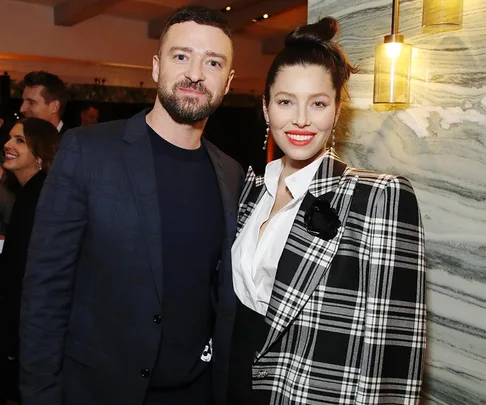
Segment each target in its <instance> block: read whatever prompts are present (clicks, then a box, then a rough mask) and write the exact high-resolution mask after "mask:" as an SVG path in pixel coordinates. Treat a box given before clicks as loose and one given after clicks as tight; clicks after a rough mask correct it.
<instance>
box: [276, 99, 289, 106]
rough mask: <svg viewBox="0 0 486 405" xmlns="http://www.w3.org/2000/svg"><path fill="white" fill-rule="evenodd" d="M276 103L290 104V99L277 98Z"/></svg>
mask: <svg viewBox="0 0 486 405" xmlns="http://www.w3.org/2000/svg"><path fill="white" fill-rule="evenodd" d="M278 104H279V105H289V104H290V100H279V101H278Z"/></svg>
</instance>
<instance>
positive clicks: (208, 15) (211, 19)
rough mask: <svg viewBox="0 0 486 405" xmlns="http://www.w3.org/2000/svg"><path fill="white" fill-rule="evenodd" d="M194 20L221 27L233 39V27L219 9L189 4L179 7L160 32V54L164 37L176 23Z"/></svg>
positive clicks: (200, 23)
mask: <svg viewBox="0 0 486 405" xmlns="http://www.w3.org/2000/svg"><path fill="white" fill-rule="evenodd" d="M189 21H193V22H195V23H196V24H199V25H209V26H211V27H216V28H219V29H220V30H221V31H223V32H224V33H225V34H226V35H227V36H228V37H229V38H230V39H231V29H230V26H229V23H228V20H227V19H226V17H225V16H224V15H223V13H221V12H220V11H218V10H213V9H210V8H208V7H205V6H187V7H182V8H179V9H177V10H176V11H175V13H174V14H172V16H171V17H170V18H169V20H168V21H167V23H166V24H165V26H164V28H163V30H162V33H161V34H160V44H159V54H160V49H161V48H162V44H163V43H164V37H165V35H166V34H167V31H168V30H169V28H170V27H172V26H173V25H174V24H179V23H184V22H189Z"/></svg>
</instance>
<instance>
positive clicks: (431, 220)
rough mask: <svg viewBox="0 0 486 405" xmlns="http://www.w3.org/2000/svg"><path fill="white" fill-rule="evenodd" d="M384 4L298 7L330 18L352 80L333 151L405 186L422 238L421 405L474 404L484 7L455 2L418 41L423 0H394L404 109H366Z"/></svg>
mask: <svg viewBox="0 0 486 405" xmlns="http://www.w3.org/2000/svg"><path fill="white" fill-rule="evenodd" d="M391 4H392V0H309V21H310V22H314V21H316V20H317V19H318V18H319V17H324V16H326V15H332V16H334V17H336V18H338V19H339V20H340V22H341V30H342V31H341V43H342V44H343V46H344V47H345V49H346V51H347V52H348V54H349V56H350V59H351V60H352V62H353V63H355V64H358V65H359V67H360V73H359V74H357V75H355V76H354V77H353V79H352V80H351V83H350V96H351V98H352V101H351V102H350V106H349V108H348V110H347V112H346V114H344V116H343V120H342V122H341V124H342V130H341V134H340V142H339V148H338V152H339V153H340V155H341V156H342V157H343V158H344V160H345V161H347V162H348V163H349V164H351V165H353V166H356V167H362V168H367V169H371V170H376V171H383V172H388V173H393V174H400V175H404V176H406V177H408V178H409V179H410V180H411V182H412V184H413V186H414V188H415V190H416V193H417V196H418V199H419V202H420V206H421V211H422V216H423V220H424V226H425V231H426V238H427V264H428V309H429V324H428V335H429V337H428V355H427V361H426V377H425V384H424V393H423V401H422V402H423V404H427V405H429V404H441V405H442V404H447V405H479V404H486V23H485V21H486V1H485V0H464V21H463V28H462V30H460V31H453V32H443V33H433V34H431V33H423V32H422V28H421V19H422V17H421V14H422V4H423V0H402V1H401V7H400V32H401V33H402V34H404V35H405V39H406V40H405V42H408V43H410V44H412V45H413V47H414V51H413V61H412V77H413V78H412V103H411V105H410V106H409V108H406V109H402V110H392V111H378V110H377V109H376V108H374V107H373V104H372V97H373V68H374V47H375V46H376V45H377V44H379V43H382V42H383V36H384V35H386V34H389V33H390V26H391Z"/></svg>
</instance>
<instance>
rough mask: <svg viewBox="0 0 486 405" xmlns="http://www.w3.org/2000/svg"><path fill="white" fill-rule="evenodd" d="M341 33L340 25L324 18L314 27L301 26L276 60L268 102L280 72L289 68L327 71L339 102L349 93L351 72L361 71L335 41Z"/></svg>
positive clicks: (267, 86) (267, 91)
mask: <svg viewBox="0 0 486 405" xmlns="http://www.w3.org/2000/svg"><path fill="white" fill-rule="evenodd" d="M338 33H339V22H338V21H337V20H336V19H335V18H333V17H325V18H323V19H321V20H319V21H317V22H316V23H314V24H308V25H304V26H302V27H298V28H296V29H295V30H293V31H292V32H290V33H289V34H288V35H287V37H286V38H285V46H284V49H282V50H281V51H280V52H279V53H278V54H277V56H276V57H275V59H274V60H273V63H272V65H271V66H270V70H269V71H268V74H267V81H266V83H265V103H266V104H267V105H268V103H269V102H270V88H271V87H272V86H273V84H274V83H275V79H276V77H277V75H278V73H279V72H280V70H281V69H282V68H284V67H286V66H296V65H301V66H309V65H316V66H321V67H322V68H324V69H326V70H327V71H328V72H329V73H330V75H331V79H332V84H333V86H334V89H335V90H336V102H337V103H339V102H340V101H341V99H342V95H343V93H344V94H347V87H346V84H347V82H348V80H349V77H350V76H351V73H356V72H357V71H358V69H357V68H356V67H354V66H352V65H351V63H350V62H349V59H348V57H347V56H346V54H345V53H344V51H343V49H342V48H341V46H340V45H339V44H338V43H337V42H335V41H334V38H335V37H336V35H337V34H338Z"/></svg>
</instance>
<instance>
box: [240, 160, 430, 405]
mask: <svg viewBox="0 0 486 405" xmlns="http://www.w3.org/2000/svg"><path fill="white" fill-rule="evenodd" d="M264 192H265V186H264V184H263V178H261V177H256V176H255V174H254V173H253V171H252V170H251V169H250V170H249V172H248V174H247V177H246V180H245V186H244V189H243V193H242V196H241V198H240V205H239V219H238V232H239V231H241V229H242V227H243V226H244V225H245V223H246V221H247V219H248V218H249V217H250V215H251V213H252V212H253V209H254V208H255V205H256V204H257V203H258V201H259V199H260V198H261V196H262V195H263V193H264ZM318 196H325V197H328V199H329V201H330V203H331V206H332V207H334V208H335V209H336V211H337V212H338V214H339V218H340V220H341V222H342V226H341V227H340V229H339V232H338V234H337V236H336V237H334V238H333V239H331V240H329V241H325V240H323V239H321V238H319V237H315V236H312V235H311V234H310V233H308V232H307V231H306V227H305V224H304V214H305V211H306V209H307V208H308V207H309V206H310V204H311V203H312V200H313V198H314V197H318ZM266 322H267V323H268V324H269V325H270V326H271V328H270V332H269V335H268V337H267V340H266V342H265V344H264V346H263V348H262V349H261V350H260V351H259V352H258V353H256V356H255V360H254V363H253V370H252V375H253V389H254V390H255V391H256V394H257V395H258V392H261V390H264V391H266V392H267V393H268V392H270V398H271V401H270V404H275V405H277V404H278V405H287V404H289V405H290V404H356V405H365V404H366V405H371V404H407V405H412V404H416V403H418V400H419V396H420V388H421V383H422V381H421V380H422V365H423V356H424V350H425V329H426V308H425V263H424V234H423V229H422V223H421V219H420V213H419V209H418V206H417V201H416V198H415V195H414V192H413V189H412V186H411V185H410V183H409V182H408V181H407V180H406V179H404V178H400V177H396V176H390V175H385V174H377V173H373V172H366V171H362V170H357V169H352V168H348V167H347V166H346V165H345V164H344V163H343V162H341V161H340V160H339V158H338V157H337V156H336V155H334V154H331V153H329V154H328V156H327V157H326V158H325V159H324V161H323V162H322V164H321V166H320V168H319V170H318V172H317V173H316V176H315V178H314V180H313V181H312V183H311V186H310V188H309V192H308V193H307V195H306V197H305V198H304V201H303V203H302V206H301V208H300V210H299V212H298V214H297V216H296V219H295V221H294V224H293V226H292V229H291V232H290V235H289V237H288V240H287V243H286V246H285V249H284V252H283V254H282V256H281V258H280V261H279V265H278V270H277V275H276V279H275V284H274V288H273V292H272V297H271V300H270V305H269V309H268V312H267V315H266Z"/></svg>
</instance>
